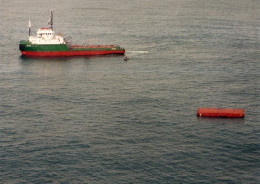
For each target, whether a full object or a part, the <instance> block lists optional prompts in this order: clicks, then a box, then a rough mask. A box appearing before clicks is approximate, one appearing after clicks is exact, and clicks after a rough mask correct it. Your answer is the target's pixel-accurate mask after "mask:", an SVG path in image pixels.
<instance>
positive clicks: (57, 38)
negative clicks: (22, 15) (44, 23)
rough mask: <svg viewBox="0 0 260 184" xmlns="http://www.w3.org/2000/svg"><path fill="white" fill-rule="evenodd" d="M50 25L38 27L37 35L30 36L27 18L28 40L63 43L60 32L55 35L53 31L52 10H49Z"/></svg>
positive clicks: (29, 23) (42, 42)
mask: <svg viewBox="0 0 260 184" xmlns="http://www.w3.org/2000/svg"><path fill="white" fill-rule="evenodd" d="M48 24H49V25H50V27H48V28H45V27H43V28H40V29H38V31H37V36H31V21H30V20H29V22H28V26H29V42H31V43H32V44H65V40H64V38H63V37H62V35H61V34H58V35H55V32H54V31H53V12H52V11H51V17H50V20H49V22H48Z"/></svg>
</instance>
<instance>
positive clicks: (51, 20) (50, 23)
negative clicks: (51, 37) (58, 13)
mask: <svg viewBox="0 0 260 184" xmlns="http://www.w3.org/2000/svg"><path fill="white" fill-rule="evenodd" d="M48 24H49V25H51V29H52V30H53V12H52V10H51V18H50V20H49V22H48Z"/></svg>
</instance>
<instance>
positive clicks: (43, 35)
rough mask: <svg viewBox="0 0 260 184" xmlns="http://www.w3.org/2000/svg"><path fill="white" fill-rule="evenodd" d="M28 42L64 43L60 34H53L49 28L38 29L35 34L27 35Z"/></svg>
mask: <svg viewBox="0 0 260 184" xmlns="http://www.w3.org/2000/svg"><path fill="white" fill-rule="evenodd" d="M29 42H32V44H65V41H64V38H63V37H62V35H61V34H59V35H55V32H54V31H53V30H52V29H51V28H40V29H38V31H37V36H29Z"/></svg>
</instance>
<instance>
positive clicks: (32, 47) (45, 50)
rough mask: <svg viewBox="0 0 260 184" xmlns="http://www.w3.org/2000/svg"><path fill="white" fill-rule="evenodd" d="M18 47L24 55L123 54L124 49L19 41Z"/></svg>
mask: <svg viewBox="0 0 260 184" xmlns="http://www.w3.org/2000/svg"><path fill="white" fill-rule="evenodd" d="M19 49H20V51H21V53H22V55H24V56H39V57H48V56H50V57H66V56H94V55H108V54H124V53H125V49H124V48H121V47H119V46H113V45H110V46H102V45H99V46H72V47H69V46H68V45H66V44H44V45H40V44H31V43H30V42H28V41H21V42H20V44H19Z"/></svg>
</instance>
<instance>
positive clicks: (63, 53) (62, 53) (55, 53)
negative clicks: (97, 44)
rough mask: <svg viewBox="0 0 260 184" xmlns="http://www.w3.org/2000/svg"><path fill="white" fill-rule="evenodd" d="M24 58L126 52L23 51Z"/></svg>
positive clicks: (119, 51) (120, 51)
mask: <svg viewBox="0 0 260 184" xmlns="http://www.w3.org/2000/svg"><path fill="white" fill-rule="evenodd" d="M21 53H22V55H24V56H94V55H106V54H124V53H125V50H109V51H51V52H49V51H44V52H41V51H40V52H39V51H21Z"/></svg>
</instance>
